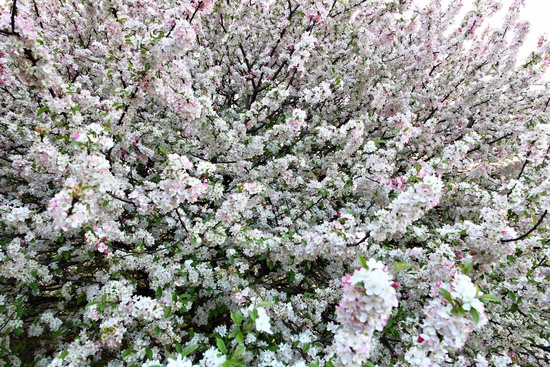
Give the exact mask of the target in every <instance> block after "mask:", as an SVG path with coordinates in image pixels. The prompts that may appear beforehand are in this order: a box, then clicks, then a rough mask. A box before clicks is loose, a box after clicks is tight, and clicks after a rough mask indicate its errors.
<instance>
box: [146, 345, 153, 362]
mask: <svg viewBox="0 0 550 367" xmlns="http://www.w3.org/2000/svg"><path fill="white" fill-rule="evenodd" d="M145 354H146V355H147V359H150V360H152V359H153V351H152V350H151V348H145Z"/></svg>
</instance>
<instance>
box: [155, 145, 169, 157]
mask: <svg viewBox="0 0 550 367" xmlns="http://www.w3.org/2000/svg"><path fill="white" fill-rule="evenodd" d="M157 151H158V152H159V153H160V154H162V155H165V156H167V155H168V149H166V147H165V146H162V145H159V146H158V147H157Z"/></svg>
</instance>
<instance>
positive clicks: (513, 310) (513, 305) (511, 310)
mask: <svg viewBox="0 0 550 367" xmlns="http://www.w3.org/2000/svg"><path fill="white" fill-rule="evenodd" d="M518 308H519V307H518V304H517V303H514V304H512V306H511V307H510V312H516V311H517V310H518Z"/></svg>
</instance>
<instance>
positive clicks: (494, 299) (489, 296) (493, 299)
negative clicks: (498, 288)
mask: <svg viewBox="0 0 550 367" xmlns="http://www.w3.org/2000/svg"><path fill="white" fill-rule="evenodd" d="M479 299H480V300H481V301H482V302H485V301H488V302H494V303H499V302H500V298H499V297H497V296H495V295H494V294H484V295H483V296H481V297H479Z"/></svg>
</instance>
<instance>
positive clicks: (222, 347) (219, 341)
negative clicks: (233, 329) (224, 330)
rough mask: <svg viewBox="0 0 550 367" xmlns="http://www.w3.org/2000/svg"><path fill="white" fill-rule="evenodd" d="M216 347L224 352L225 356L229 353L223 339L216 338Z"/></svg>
mask: <svg viewBox="0 0 550 367" xmlns="http://www.w3.org/2000/svg"><path fill="white" fill-rule="evenodd" d="M216 346H217V347H218V349H219V350H220V352H222V353H223V354H226V353H227V348H226V346H225V343H224V342H223V340H222V338H219V337H218V338H216Z"/></svg>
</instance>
